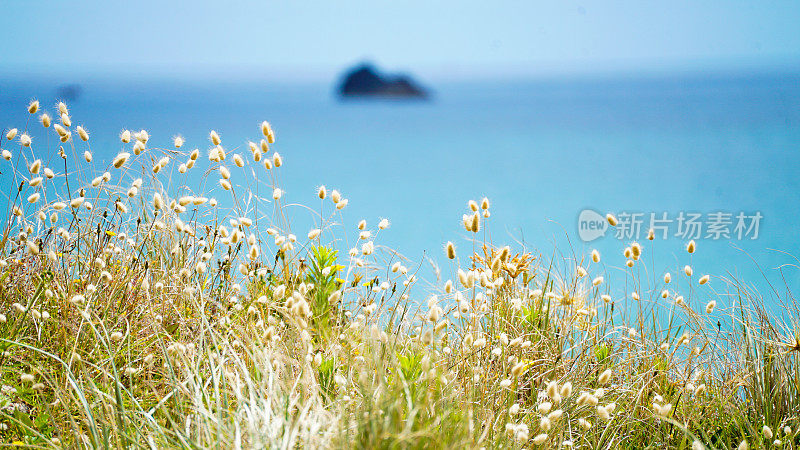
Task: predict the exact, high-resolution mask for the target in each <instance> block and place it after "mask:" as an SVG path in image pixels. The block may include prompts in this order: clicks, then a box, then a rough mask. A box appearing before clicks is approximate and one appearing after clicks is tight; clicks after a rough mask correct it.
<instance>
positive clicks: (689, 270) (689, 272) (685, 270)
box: [683, 265, 692, 277]
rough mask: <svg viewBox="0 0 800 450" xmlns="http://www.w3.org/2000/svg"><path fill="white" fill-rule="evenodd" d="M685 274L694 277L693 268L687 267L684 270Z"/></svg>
mask: <svg viewBox="0 0 800 450" xmlns="http://www.w3.org/2000/svg"><path fill="white" fill-rule="evenodd" d="M683 273H685V274H686V276H687V277H690V276H692V266H688V265H687V266H686V267H684V268H683Z"/></svg>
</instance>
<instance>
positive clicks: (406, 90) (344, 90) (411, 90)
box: [338, 64, 429, 99]
mask: <svg viewBox="0 0 800 450" xmlns="http://www.w3.org/2000/svg"><path fill="white" fill-rule="evenodd" d="M338 93H339V96H340V97H342V98H414V99H425V98H428V96H429V93H428V92H427V90H426V89H424V88H423V87H421V86H420V85H419V84H417V83H416V82H415V81H414V80H412V79H411V77H409V76H407V75H402V74H400V75H385V74H381V73H380V72H379V71H378V70H377V69H376V68H375V67H374V66H372V65H370V64H361V65H359V66H357V67H355V68H353V69H351V70H350V71H349V72H347V74H345V76H344V78H343V80H342V83H341V85H340V86H339V88H338Z"/></svg>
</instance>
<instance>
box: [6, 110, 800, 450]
mask: <svg viewBox="0 0 800 450" xmlns="http://www.w3.org/2000/svg"><path fill="white" fill-rule="evenodd" d="M29 112H31V116H30V117H31V120H29V123H28V124H27V125H26V126H25V127H24V128H23V129H22V131H18V130H11V131H9V130H6V132H5V133H6V136H5V138H6V139H5V140H4V142H3V147H2V148H3V158H4V159H5V160H6V161H3V162H2V164H3V168H2V173H3V177H4V178H3V179H4V181H5V182H7V184H10V185H13V186H14V189H13V190H12V192H11V193H10V196H9V205H8V211H9V214H8V217H7V220H6V221H5V223H4V226H3V233H2V237H0V313H2V315H0V364H1V365H2V366H1V367H2V373H1V374H0V377H1V378H2V380H1V381H0V383H2V386H0V415H2V417H0V439H2V442H3V443H4V444H6V445H16V446H28V447H36V448H53V447H55V448H61V447H68V448H75V447H92V448H94V447H104V448H171V447H183V448H262V447H270V448H272V447H276V448H277V447H280V448H289V447H292V448H295V447H333V448H337V447H359V448H480V447H485V448H530V447H539V448H570V447H572V448H658V449H662V448H717V449H733V448H738V449H743V448H766V447H782V448H796V447H797V446H798V444H799V443H800V440H798V437H797V436H798V428H800V423H798V413H800V400H798V394H800V369H799V368H798V365H797V355H798V350H800V343H799V342H798V338H797V334H796V331H795V329H796V328H795V323H794V322H793V319H791V317H797V308H796V305H795V303H794V301H793V298H792V296H791V293H790V291H789V290H788V289H787V292H786V293H785V294H783V295H780V296H779V297H780V299H779V300H780V301H782V302H784V303H783V305H784V311H785V312H786V314H783V315H780V316H777V317H776V316H775V315H772V314H768V313H767V312H766V311H765V309H764V307H763V305H762V303H761V300H760V297H759V296H758V295H757V294H755V293H753V292H751V291H750V290H748V289H747V288H746V286H745V285H744V284H742V283H728V282H726V281H725V279H723V278H721V277H717V276H711V277H710V281H708V280H709V278H705V279H703V278H702V277H700V276H699V275H695V274H691V275H689V272H688V271H686V272H684V270H683V269H681V270H679V271H676V272H674V273H672V274H671V276H670V277H668V278H667V277H664V278H663V279H662V278H661V276H660V275H659V276H658V277H657V278H656V279H647V278H644V277H640V276H639V274H640V273H642V271H640V270H638V269H639V268H640V267H642V266H644V265H645V262H644V259H643V258H642V255H644V254H647V252H648V251H649V248H648V243H647V242H644V243H642V244H639V243H631V245H630V246H628V247H627V248H625V249H624V253H625V256H626V258H627V263H626V267H625V268H624V271H625V276H624V277H623V278H624V279H623V281H622V282H623V285H621V286H609V284H608V283H606V282H605V279H604V278H603V277H604V274H605V273H606V266H605V264H604V262H603V259H602V258H601V255H600V254H599V253H596V252H594V253H592V254H591V255H586V256H577V257H574V256H570V257H556V256H552V257H546V256H544V255H541V254H538V253H535V252H532V251H531V250H529V249H526V248H524V247H519V248H518V246H514V247H510V246H507V245H506V244H505V243H500V242H492V241H491V240H490V239H489V238H488V236H490V233H488V230H489V229H491V227H492V226H493V221H494V220H496V219H495V218H490V213H489V211H490V206H491V205H490V204H489V202H488V200H484V201H482V202H481V203H480V204H479V203H478V202H472V201H471V202H470V203H469V204H468V209H467V211H466V214H465V215H464V217H463V221H464V229H463V230H460V231H458V230H454V234H455V233H456V232H459V233H466V234H467V235H468V236H469V240H467V241H466V242H465V244H464V245H461V246H460V247H463V248H467V250H466V251H464V250H463V249H459V248H456V247H455V246H454V245H452V244H449V243H448V244H447V245H446V246H445V252H444V254H443V255H442V256H441V257H440V261H443V263H442V267H441V268H439V269H438V270H436V271H435V275H433V276H428V281H427V285H426V286H423V285H422V283H421V282H420V281H419V280H424V279H426V278H425V275H426V274H425V273H417V272H418V267H419V266H416V265H414V264H412V263H411V262H410V261H407V260H406V259H404V258H403V257H402V256H401V255H400V254H399V253H397V252H394V251H391V250H389V249H386V248H385V247H382V246H380V245H378V243H379V242H380V236H381V234H382V233H385V232H389V231H390V230H388V231H387V229H388V228H389V223H388V221H385V220H382V221H376V222H375V223H374V224H373V225H368V224H367V222H366V221H360V222H358V223H356V224H350V223H348V222H347V221H346V220H345V216H344V215H343V211H344V210H346V207H347V203H348V200H346V199H344V197H343V196H342V195H341V194H340V193H339V192H336V191H330V192H329V191H328V190H327V189H325V188H324V187H320V188H316V192H315V189H312V188H311V187H310V188H309V195H308V204H309V205H312V206H309V207H308V208H306V209H305V210H303V214H310V215H312V216H313V225H312V227H313V228H312V229H311V230H310V231H309V230H305V229H304V230H299V229H297V228H299V225H294V227H293V226H292V224H293V223H294V224H296V223H299V222H301V220H300V219H298V218H297V217H295V216H297V211H298V209H297V208H292V207H290V206H291V204H289V203H287V199H286V196H285V195H284V193H283V191H281V190H280V187H279V186H280V183H279V179H280V177H281V176H282V175H283V171H284V168H283V167H282V166H283V160H282V158H281V157H280V156H279V155H278V154H277V153H275V152H274V151H273V150H272V149H271V148H270V145H271V144H272V143H273V142H274V134H273V132H272V130H271V127H270V126H269V124H267V123H264V124H262V127H261V132H262V134H263V140H262V141H261V142H260V143H249V144H247V145H244V146H242V147H241V148H234V149H232V150H226V149H225V147H224V146H223V144H222V140H221V139H220V138H219V136H218V135H217V133H215V132H212V133H211V134H210V140H211V146H210V147H211V150H210V151H208V152H207V154H206V155H202V156H201V155H200V153H199V151H185V149H184V141H183V139H182V138H180V139H176V140H175V141H174V142H173V143H172V144H171V145H170V146H169V147H168V148H159V147H154V146H152V142H150V139H149V136H148V135H147V134H146V132H144V131H142V132H138V133H130V132H125V133H123V134H122V136H121V139H122V141H123V143H122V145H123V147H124V148H123V150H122V152H121V154H120V156H117V157H116V158H114V159H113V161H112V162H111V163H110V164H108V165H107V166H106V167H103V165H102V164H101V163H100V162H97V161H93V157H92V156H91V154H90V153H88V152H90V151H91V147H90V142H91V139H90V137H89V135H88V133H86V131H85V130H84V129H83V128H81V129H78V127H77V126H75V125H74V124H72V120H71V118H70V117H69V112H68V110H67V107H66V105H63V104H59V105H58V106H57V108H56V111H55V112H54V116H55V117H57V118H58V120H56V121H53V120H51V119H49V116H48V118H47V119H42V118H41V116H38V120H39V122H40V123H36V122H35V120H36V119H37V115H39V114H41V111H39V105H38V103H32V104H31V106H30V107H29ZM56 122H57V123H56ZM42 124H45V125H47V126H46V127H43V126H42ZM56 125H58V126H56ZM126 141H127V142H126ZM237 152H238V153H237ZM43 155H48V156H47V158H46V160H45V161H41V160H39V159H37V158H43V157H44V156H43ZM290 159H291V158H289V160H290ZM90 161H92V162H90ZM195 164H197V165H198V166H202V167H194V166H195ZM187 172H200V174H199V175H200V176H198V177H190V176H189V175H188V174H187ZM253 174H255V176H254V175H253ZM40 177H41V178H40ZM191 180H200V181H199V182H198V183H197V186H190V184H191ZM17 187H18V189H17ZM254 192H255V193H258V192H262V193H263V192H268V193H269V192H271V193H272V195H268V196H267V197H266V198H264V197H262V196H259V195H257V194H256V195H251V193H254ZM212 194H213V195H217V196H219V200H217V199H215V198H213V197H211V195H212ZM207 196H208V197H207ZM331 200H332V201H331ZM292 201H303V199H292ZM223 205H227V206H223ZM613 221H614V220H613V217H612V218H610V222H613ZM293 228H295V229H293ZM348 230H350V231H351V233H350V235H352V231H353V230H357V236H355V237H351V239H350V240H348V239H347V238H346V237H347V236H348V235H349V234H348ZM293 233H297V236H295V234H293ZM688 248H689V249H690V250H691V251H692V252H693V251H695V244H694V243H691V244H690V245H689V247H688ZM621 250H623V249H621ZM698 251H702V246H700V248H699V249H698ZM685 255H686V260H687V262H690V255H689V253H686V254H685ZM645 273H646V272H645ZM701 280H702V283H701V282H700V281H701ZM631 286H633V289H634V290H635V292H628V291H630V290H631Z"/></svg>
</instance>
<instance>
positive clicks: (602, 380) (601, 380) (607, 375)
mask: <svg viewBox="0 0 800 450" xmlns="http://www.w3.org/2000/svg"><path fill="white" fill-rule="evenodd" d="M610 379H611V369H606V370H605V371H603V373H601V374H600V376H598V377H597V384H599V385H601V386H602V385H605V384H606V383H608V381H609V380H610Z"/></svg>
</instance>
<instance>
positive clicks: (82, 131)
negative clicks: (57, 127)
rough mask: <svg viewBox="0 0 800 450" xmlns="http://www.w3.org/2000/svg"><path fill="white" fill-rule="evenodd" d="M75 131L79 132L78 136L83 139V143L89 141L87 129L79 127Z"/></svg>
mask: <svg viewBox="0 0 800 450" xmlns="http://www.w3.org/2000/svg"><path fill="white" fill-rule="evenodd" d="M75 130H76V131H77V132H78V136H79V137H80V138H81V140H82V141H83V142H86V141H88V140H89V133H88V132H87V131H86V129H85V128H83V127H82V126H80V125H78V127H77V128H75Z"/></svg>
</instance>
